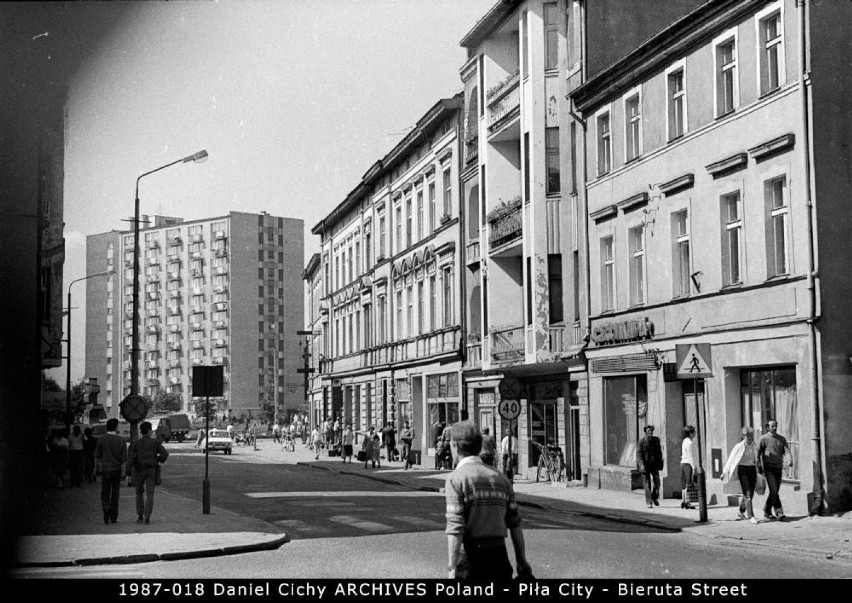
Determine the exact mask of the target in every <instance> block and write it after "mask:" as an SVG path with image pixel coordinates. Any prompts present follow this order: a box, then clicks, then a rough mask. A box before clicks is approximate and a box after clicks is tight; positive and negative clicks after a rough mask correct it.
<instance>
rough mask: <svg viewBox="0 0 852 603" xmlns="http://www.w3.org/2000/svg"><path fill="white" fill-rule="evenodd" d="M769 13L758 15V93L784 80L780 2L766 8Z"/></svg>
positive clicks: (767, 90)
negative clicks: (763, 15)
mask: <svg viewBox="0 0 852 603" xmlns="http://www.w3.org/2000/svg"><path fill="white" fill-rule="evenodd" d="M767 10H768V12H769V14H768V15H767V16H765V17H760V15H759V16H758V21H757V27H758V31H757V35H758V39H759V44H760V47H759V57H758V61H759V65H758V69H759V70H760V94H761V95H763V94H767V93H769V92H772V91H773V90H775V89H776V88H778V87H779V86H780V85H781V84H782V83H783V81H784V41H783V40H784V36H783V31H784V27H783V25H782V21H781V8H780V3H776V4H774V5H773V6H772V7H771V8H769V9H767Z"/></svg>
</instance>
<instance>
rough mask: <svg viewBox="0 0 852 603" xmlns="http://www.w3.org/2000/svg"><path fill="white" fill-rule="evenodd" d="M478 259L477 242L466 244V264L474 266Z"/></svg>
mask: <svg viewBox="0 0 852 603" xmlns="http://www.w3.org/2000/svg"><path fill="white" fill-rule="evenodd" d="M479 259H480V254H479V241H473V242H471V243H468V244H467V263H468V265H470V264H475V263H476V262H478V261H479Z"/></svg>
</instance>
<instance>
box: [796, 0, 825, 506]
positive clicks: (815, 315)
mask: <svg viewBox="0 0 852 603" xmlns="http://www.w3.org/2000/svg"><path fill="white" fill-rule="evenodd" d="M796 13H797V16H798V25H799V77H800V78H801V81H800V85H799V94H800V97H801V106H802V135H803V137H804V144H803V145H802V150H803V154H804V164H805V195H806V200H807V207H808V275H807V288H808V306H809V310H810V311H809V317H808V321H807V322H808V345H809V347H810V355H811V370H810V373H811V397H812V399H813V413H814V414H813V430H812V434H811V441H812V442H813V455H814V464H813V466H814V477H813V492H812V495H813V501H812V503H811V504H810V505H809V509H808V512H809V513H811V514H813V513H816V514H821V513H822V510H823V507H824V504H825V489H824V486H823V479H824V477H823V476H824V475H825V471H824V467H823V463H824V459H823V455H822V435H821V433H822V431H821V427H822V403H821V400H820V396H821V394H820V389H819V384H820V371H819V353H818V350H817V326H816V321H817V320H819V317H820V316H819V307H818V295H817V286H818V282H819V281H818V279H819V272H818V268H817V265H816V261H817V260H816V258H817V252H816V241H815V236H814V228H815V223H816V216H815V214H816V207H815V206H814V191H813V182H812V177H813V176H812V169H811V166H812V163H813V141H812V140H811V136H810V127H811V84H810V70H809V68H808V61H809V57H808V53H807V52H806V48H807V47H806V44H807V33H806V32H807V25H808V4H807V1H806V0H796Z"/></svg>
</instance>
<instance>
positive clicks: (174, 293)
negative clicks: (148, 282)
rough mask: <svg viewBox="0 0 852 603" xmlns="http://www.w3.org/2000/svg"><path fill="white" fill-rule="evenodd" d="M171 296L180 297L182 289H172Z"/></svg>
mask: <svg viewBox="0 0 852 603" xmlns="http://www.w3.org/2000/svg"><path fill="white" fill-rule="evenodd" d="M169 297H171V298H180V289H172V290H171V291H169Z"/></svg>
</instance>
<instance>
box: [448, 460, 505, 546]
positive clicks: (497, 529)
mask: <svg viewBox="0 0 852 603" xmlns="http://www.w3.org/2000/svg"><path fill="white" fill-rule="evenodd" d="M444 492H445V495H446V499H447V529H446V533H447V534H456V535H458V536H461V537H462V538H463V540H478V539H483V538H505V537H506V528H516V527H518V526H520V525H521V515H520V513H519V512H518V505H517V503H516V502H515V492H514V490H513V489H512V484H511V483H510V482H509V480H508V479H507V478H506V476H505V475H503V474H502V473H500V472H499V471H498V470H497V469H495V468H494V467H490V466H488V465H486V464H485V463H483V462H482V460H480V458H479V457H475V456H466V457H464V458H462V459H461V460H460V461H459V464H458V465H457V466H456V469H455V471H453V472H452V473H451V474H450V476H449V477H448V478H447V483H446V487H445V489H444Z"/></svg>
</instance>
